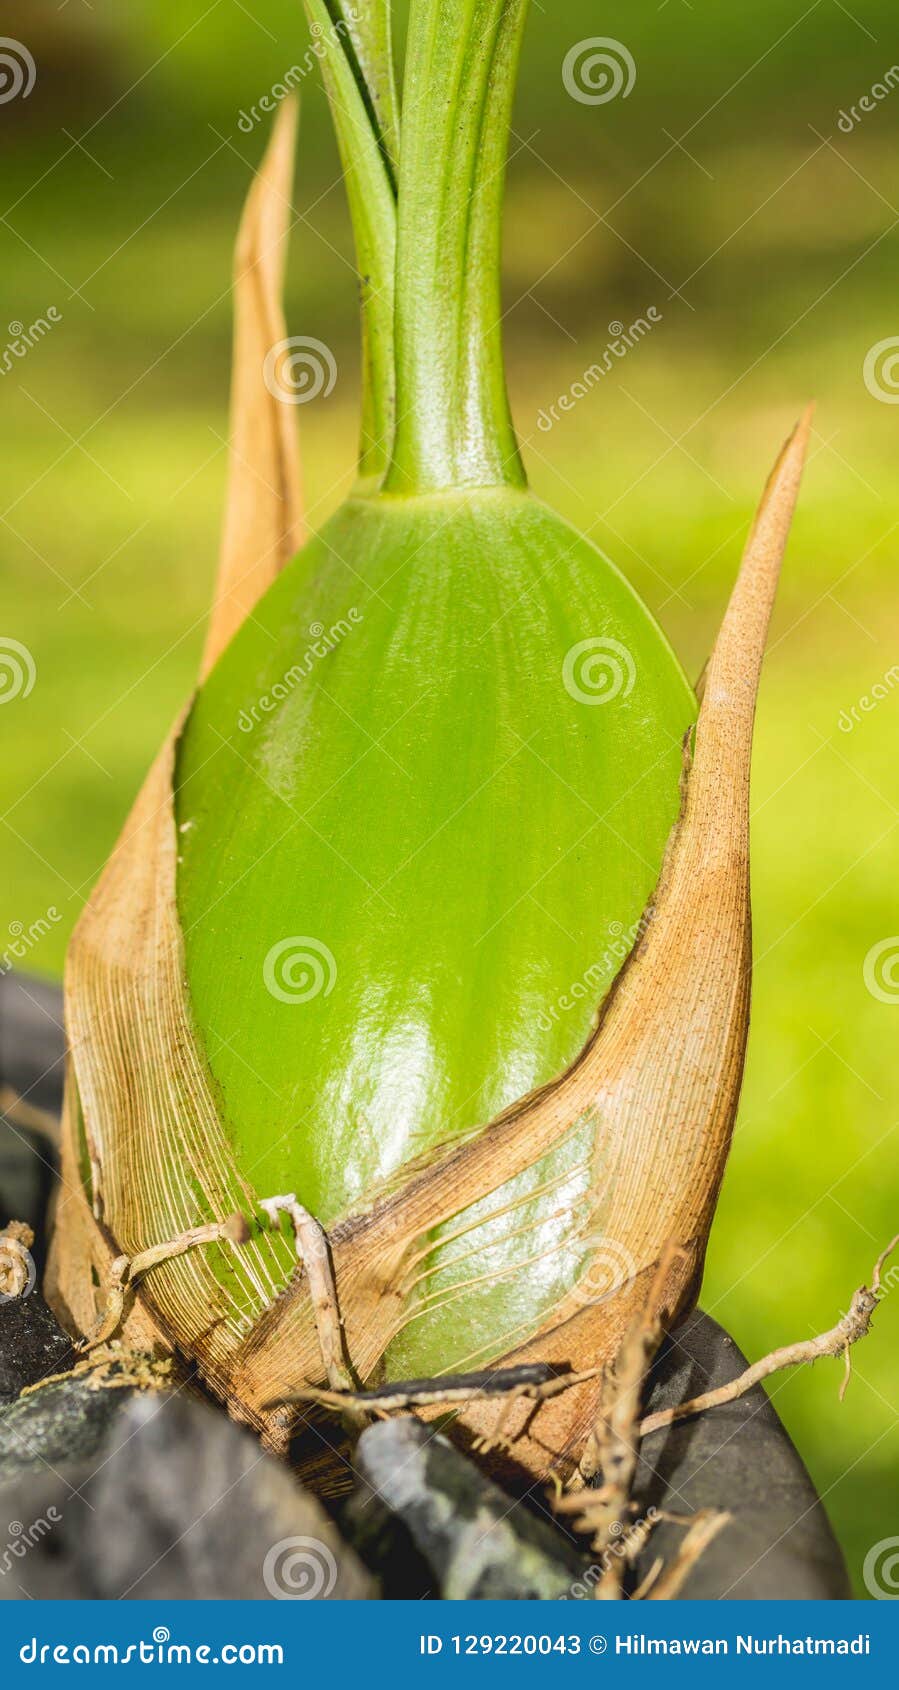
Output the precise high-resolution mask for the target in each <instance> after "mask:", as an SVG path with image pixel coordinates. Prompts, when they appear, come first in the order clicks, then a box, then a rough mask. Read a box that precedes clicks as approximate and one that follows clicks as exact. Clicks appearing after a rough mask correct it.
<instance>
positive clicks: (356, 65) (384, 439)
mask: <svg viewBox="0 0 899 1690" xmlns="http://www.w3.org/2000/svg"><path fill="white" fill-rule="evenodd" d="M305 4H306V11H307V13H308V16H309V21H310V23H311V24H312V25H313V27H314V32H315V35H316V39H317V42H318V48H317V51H319V53H320V55H321V59H322V69H323V73H324V77H325V83H326V86H327V89H328V96H329V99H330V102H331V109H332V112H333V115H334V126H335V128H336V130H337V141H338V145H339V148H340V156H341V161H342V164H343V171H344V176H345V178H346V186H347V197H348V199H349V203H350V215H351V217H352V220H353V233H354V236H355V241H356V260H357V265H358V269H359V278H360V288H361V294H362V438H361V442H360V448H359V474H360V477H362V478H365V479H371V480H373V481H375V482H379V481H380V480H381V478H382V477H383V475H384V472H385V470H386V469H387V466H388V464H389V462H390V457H391V448H392V444H393V428H394V418H395V414H396V412H395V358H394V283H395V268H396V179H395V169H396V156H397V149H398V147H399V114H398V110H397V101H396V87H395V82H394V75H393V59H392V48H391V38H390V0H367V3H366V4H365V10H364V13H363V12H362V10H361V5H362V0H357V3H356V4H355V5H354V4H350V3H349V0H305Z"/></svg>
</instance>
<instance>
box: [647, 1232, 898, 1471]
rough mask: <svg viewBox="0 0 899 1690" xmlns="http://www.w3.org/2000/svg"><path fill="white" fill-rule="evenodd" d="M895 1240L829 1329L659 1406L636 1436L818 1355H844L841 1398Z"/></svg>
mask: <svg viewBox="0 0 899 1690" xmlns="http://www.w3.org/2000/svg"><path fill="white" fill-rule="evenodd" d="M897 1244H899V1233H897V1234H896V1236H895V1238H893V1239H891V1240H890V1242H889V1244H888V1245H887V1247H886V1249H885V1250H883V1251H881V1254H880V1255H879V1256H878V1258H877V1261H876V1262H875V1264H874V1272H873V1274H872V1277H871V1289H870V1291H869V1290H868V1287H867V1286H866V1285H861V1286H859V1289H858V1290H857V1291H856V1292H855V1293H854V1295H853V1298H852V1302H851V1303H850V1305H849V1311H848V1313H847V1314H844V1315H842V1316H841V1318H840V1319H839V1320H838V1321H837V1324H836V1326H833V1327H831V1329H830V1331H829V1332H822V1333H821V1334H820V1336H819V1337H817V1338H806V1339H803V1340H802V1341H801V1342H800V1343H798V1344H784V1345H783V1346H782V1347H781V1348H780V1349H777V1350H772V1352H771V1354H770V1355H767V1356H764V1357H763V1358H762V1360H761V1361H756V1362H753V1364H752V1366H751V1367H747V1369H746V1371H745V1373H741V1374H740V1375H739V1376H738V1377H737V1378H736V1379H731V1380H730V1381H729V1383H728V1384H726V1385H718V1386H717V1387H716V1389H715V1390H713V1391H704V1392H703V1393H702V1395H701V1396H698V1397H693V1398H691V1400H690V1401H689V1402H682V1403H679V1404H678V1405H677V1407H676V1408H662V1409H659V1410H658V1412H657V1413H656V1414H649V1415H647V1417H646V1419H645V1420H644V1421H643V1422H642V1423H641V1426H640V1437H641V1438H645V1437H648V1436H649V1433H650V1432H657V1431H658V1430H659V1429H660V1427H662V1426H673V1425H674V1424H675V1423H676V1422H677V1421H679V1420H687V1419H689V1418H690V1416H691V1415H694V1414H702V1413H703V1412H704V1411H705V1410H706V1409H709V1408H720V1407H721V1406H722V1405H723V1404H724V1403H728V1402H736V1401H737V1399H738V1398H739V1397H743V1396H745V1395H746V1392H747V1391H751V1390H752V1389H753V1387H754V1386H755V1385H758V1384H760V1383H761V1381H762V1380H763V1379H767V1378H769V1377H770V1375H771V1374H772V1373H779V1372H780V1370H781V1368H784V1367H799V1366H802V1364H803V1363H805V1362H811V1361H819V1360H820V1359H821V1357H822V1356H839V1355H842V1356H843V1357H844V1358H845V1362H846V1372H845V1375H844V1377H843V1383H842V1386H841V1388H840V1401H841V1402H842V1400H843V1397H844V1396H845V1394H846V1387H847V1385H848V1383H849V1379H850V1375H851V1371H852V1363H851V1350H852V1346H853V1344H857V1343H858V1342H859V1340H860V1339H862V1338H866V1337H867V1336H868V1333H869V1332H870V1330H871V1319H872V1316H873V1314H874V1311H875V1309H876V1308H877V1306H878V1303H879V1302H880V1293H881V1287H882V1276H883V1268H884V1263H885V1262H886V1260H887V1258H888V1257H889V1256H890V1255H892V1253H893V1251H894V1250H895V1248H896V1246H897Z"/></svg>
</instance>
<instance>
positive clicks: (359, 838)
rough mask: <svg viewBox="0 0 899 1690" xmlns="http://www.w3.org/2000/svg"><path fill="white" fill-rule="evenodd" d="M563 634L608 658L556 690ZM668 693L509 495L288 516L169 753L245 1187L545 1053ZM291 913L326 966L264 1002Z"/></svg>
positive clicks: (635, 803) (550, 528) (649, 654)
mask: <svg viewBox="0 0 899 1690" xmlns="http://www.w3.org/2000/svg"><path fill="white" fill-rule="evenodd" d="M322 629H324V633H322V632H321V630H322ZM310 630H311V631H310ZM332 630H333V632H330V631H332ZM585 640H602V641H609V640H612V641H615V642H617V645H618V646H620V647H621V648H622V649H623V651H624V652H625V653H626V654H627V656H626V657H621V656H619V655H618V654H617V652H616V650H615V648H612V663H613V668H612V670H609V671H608V672H606V671H604V672H603V675H599V673H598V672H593V673H592V674H591V673H590V672H589V671H581V670H580V669H578V670H577V671H576V673H575V676H574V679H573V680H572V682H571V686H572V689H573V691H571V690H569V689H568V688H567V687H566V684H565V679H564V676H563V665H564V664H565V662H566V655H567V654H568V653H569V652H570V650H571V648H572V647H574V646H577V645H579V644H580V642H582V641H585ZM316 646H317V647H318V650H319V651H320V652H322V653H323V655H321V656H318V655H316V652H315V650H314V649H313V648H315V647H316ZM329 648H330V649H329ZM569 661H570V660H569ZM616 665H617V668H616V667H615V666H616ZM631 665H632V667H631ZM291 671H293V675H292V677H291ZM616 676H621V677H623V678H622V679H621V681H620V684H619V685H618V692H617V696H612V697H611V698H609V700H608V701H607V702H602V703H597V702H596V694H595V692H594V691H592V690H589V689H591V688H595V686H596V685H597V684H600V683H601V682H602V681H603V680H608V677H611V680H610V681H609V684H608V690H610V691H611V692H612V693H614V692H615V685H616ZM578 685H582V687H583V688H584V693H583V695H582V696H578V695H577V687H578ZM585 699H586V700H589V702H588V701H585ZM691 717H692V696H691V693H690V691H689V689H688V687H687V685H686V683H685V681H684V679H683V677H682V674H681V671H680V669H679V667H678V665H677V663H676V661H675V659H674V657H673V656H672V654H671V652H670V649H669V647H668V646H667V644H666V642H665V640H664V638H663V636H662V635H661V634H660V632H659V630H658V629H657V627H656V626H655V624H654V623H653V622H652V620H651V619H650V617H649V615H648V613H647V612H646V611H645V610H644V609H643V608H642V606H641V605H640V603H639V601H638V600H637V599H636V597H635V595H634V594H633V592H632V591H631V589H630V588H629V587H628V585H627V584H626V582H625V581H624V580H623V578H622V577H621V576H620V575H619V574H618V572H617V571H616V570H615V569H614V568H613V567H612V566H611V565H610V564H608V563H607V562H606V561H605V560H604V559H603V558H602V556H601V555H600V554H599V553H598V552H597V551H596V550H595V549H594V548H593V547H592V546H591V545H590V544H589V543H588V542H586V541H585V540H583V539H581V538H579V537H578V535H577V534H575V532H574V531H573V530H572V529H570V528H569V527H568V526H567V525H566V524H565V523H564V522H563V521H562V520H561V519H559V518H558V517H556V516H554V515H553V514H552V513H551V512H549V511H548V510H547V509H546V508H545V507H544V506H542V505H541V504H539V503H538V502H537V501H536V500H535V499H533V498H532V497H531V496H530V495H527V494H516V493H511V492H508V491H500V490H495V491H490V492H486V493H480V494H478V495H476V496H466V495H461V494H454V495H442V496H440V497H434V498H427V499H418V500H391V499H387V498H384V497H381V498H376V499H372V500H354V501H351V502H350V503H348V504H347V505H345V506H344V507H343V508H342V509H341V510H340V511H339V512H338V513H337V515H336V516H335V517H334V518H332V520H331V521H330V523H329V524H328V525H327V527H326V528H325V530H324V531H323V532H322V534H321V535H320V536H319V537H318V538H316V539H314V540H312V541H311V542H310V544H309V545H308V546H307V547H306V549H305V550H304V551H303V552H302V553H301V554H300V555H299V557H297V558H296V559H295V560H294V562H293V563H292V564H291V565H290V566H289V567H288V569H287V570H286V571H285V573H284V575H283V576H282V577H281V578H280V579H279V581H278V582H277V583H276V584H275V586H274V587H273V588H272V589H271V590H270V591H269V593H268V594H267V596H266V597H265V599H264V600H263V601H262V603H261V604H260V605H259V606H258V607H257V610H256V611H255V613H254V615H253V616H252V617H251V618H250V619H249V620H248V622H247V623H246V624H245V626H244V628H243V629H242V630H241V632H240V633H239V635H238V636H237V638H236V639H235V640H234V641H233V643H232V645H231V646H230V647H229V649H228V650H227V652H226V653H225V654H224V656H223V658H222V659H221V661H220V662H219V664H218V665H217V667H216V669H215V670H214V671H213V673H212V675H211V677H210V678H209V680H208V681H207V682H206V685H205V686H204V688H203V690H202V692H201V694H200V696H199V698H198V700H197V702H196V704H195V706H194V710H193V712H192V715H191V718H190V721H189V723H188V726H187V729H186V732H185V735H184V739H183V742H182V748H181V753H180V761H179V771H178V798H177V806H178V812H177V813H178V821H179V824H180V827H181V829H182V833H181V850H182V854H183V857H182V863H181V868H180V873H179V900H180V914H181V920H182V923H183V927H184V933H185V943H186V952H187V971H188V979H189V982H190V991H191V998H192V1002H193V1005H194V1011H195V1015H196V1020H197V1025H198V1028H199V1031H200V1034H201V1037H202V1039H203V1041H204V1043H205V1046H206V1049H207V1053H208V1058H209V1062H210V1066H211V1069H212V1072H213V1075H214V1076H215V1079H216V1080H217V1082H218V1084H219V1087H220V1089H221V1098H222V1110H223V1115H224V1119H225V1122H226V1125H227V1128H228V1130H229V1132H230V1133H231V1135H232V1137H233V1140H234V1142H235V1144H236V1146H237V1147H238V1150H239V1153H240V1159H241V1164H242V1166H243V1168H244V1169H245V1171H246V1172H247V1174H248V1175H249V1177H250V1178H251V1179H252V1181H253V1183H254V1185H255V1186H256V1187H257V1189H258V1190H260V1191H261V1192H265V1193H271V1192H280V1191H284V1190H296V1191H297V1193H298V1194H299V1196H300V1198H301V1201H302V1202H303V1203H305V1204H306V1205H307V1206H308V1207H309V1208H310V1209H311V1210H312V1211H313V1212H314V1213H315V1214H316V1215H318V1217H319V1218H320V1219H321V1220H322V1221H323V1222H324V1223H325V1224H330V1223H332V1222H333V1221H334V1220H335V1218H337V1217H338V1216H340V1215H344V1214H346V1213H348V1212H352V1211H355V1210H358V1209H360V1208H364V1207H365V1206H366V1204H367V1202H368V1201H369V1200H370V1196H371V1193H372V1191H373V1190H374V1189H375V1188H376V1187H377V1185H378V1184H379V1183H380V1182H382V1181H383V1180H385V1179H387V1178H389V1177H390V1176H391V1175H393V1174H395V1173H396V1171H397V1170H398V1169H399V1168H401V1167H402V1166H403V1164H404V1163H406V1162H407V1161H408V1160H409V1159H410V1158H411V1157H412V1156H415V1155H417V1154H419V1153H420V1152H422V1151H424V1150H427V1149H429V1148H431V1147H432V1146H434V1145H435V1144H438V1143H440V1142H441V1141H442V1140H445V1139H446V1138H447V1137H448V1136H450V1135H452V1134H455V1133H459V1132H462V1131H465V1130H467V1129H470V1128H472V1127H473V1126H476V1125H477V1124H478V1123H481V1122H486V1121H488V1120H489V1119H490V1118H491V1117H492V1116H493V1115H495V1114H496V1113H497V1111H498V1110H500V1109H502V1108H503V1107H505V1106H506V1105H508V1104H510V1103H513V1102H514V1101H515V1100H516V1099H518V1098H520V1097H521V1096H522V1094H523V1093H525V1092H527V1091H528V1090H529V1089H530V1088H531V1087H533V1086H535V1085H539V1084H541V1083H542V1082H544V1081H546V1080H548V1079H550V1078H552V1077H553V1076H554V1075H556V1074H558V1073H559V1072H560V1070H561V1069H563V1068H564V1067H565V1066H566V1064H567V1063H569V1062H570V1061H571V1060H572V1058H573V1057H574V1056H575V1055H576V1054H577V1052H578V1050H579V1049H580V1048H581V1047H582V1045H583V1043H584V1041H585V1039H586V1037H587V1034H588V1031H589V1027H590V1021H591V1017H592V1014H593V1012H594V1010H595V1007H596V1005H597V1003H598V1002H599V999H600V997H601V995H602V991H603V989H604V987H605V986H606V985H607V984H608V983H609V981H610V980H611V979H612V978H613V977H614V975H615V973H616V972H617V970H618V968H619V967H620V961H621V949H622V935H624V936H625V943H626V942H627V941H626V936H627V935H628V933H629V931H630V929H631V928H632V927H633V924H634V923H635V922H636V921H637V920H638V919H639V917H640V914H641V912H642V910H643V908H644V906H645V903H646V900H647V898H648V896H649V894H650V892H651V890H652V888H653V886H654V884H655V882H656V879H657V876H658V871H659V865H660V862H661V856H662V851H663V848H664V844H665V840H666V838H667V835H668V832H669V830H670V827H671V825H672V822H673V820H674V818H675V815H676V811H677V804H678V779H679V774H680V765H681V749H680V740H681V735H682V733H683V731H684V729H685V728H686V726H687V724H688V723H689V722H690V720H691ZM291 939H294V940H296V941H297V943H296V944H295V945H294V947H293V950H294V951H295V952H296V953H300V952H301V951H305V952H306V953H308V954H313V953H315V951H316V949H317V950H318V955H319V957H321V956H324V955H326V953H330V955H331V957H333V966H331V965H330V964H328V963H327V962H326V964H325V965H324V967H323V970H322V973H321V976H320V979H317V978H316V977H315V976H314V975H313V974H309V975H303V974H302V972H300V973H299V974H297V975H295V976H294V981H293V988H291V986H290V983H289V982H287V983H286V985H285V983H284V982H283V981H282V982H281V984H282V986H283V987H284V989H285V990H286V992H287V995H288V996H289V995H290V994H291V990H295V991H296V993H297V995H298V996H299V997H300V998H301V999H302V1001H289V1002H286V1001H284V1000H283V998H282V997H280V996H277V995H273V994H272V992H271V991H270V990H269V989H268V988H267V986H266V984H265V978H264V971H265V967H266V959H267V957H269V956H270V955H271V953H272V951H273V949H274V947H276V946H279V945H281V944H283V943H285V942H286V941H288V940H291ZM310 940H311V941H314V944H313V945H312V946H310V944H309V943H308V941H310ZM299 941H303V943H302V944H301V943H300V942H299ZM322 947H325V948H326V951H325V950H323V949H322ZM288 949H289V947H288ZM270 966H271V965H270ZM317 984H320V985H321V989H319V990H317V991H316V990H315V987H316V985H317ZM547 1202H549V1203H550V1209H551V1210H553V1211H554V1210H555V1209H556V1208H557V1207H558V1204H557V1201H556V1200H555V1199H553V1200H549V1199H547ZM550 1209H547V1210H546V1211H545V1212H546V1213H549V1212H550ZM528 1253H529V1252H528V1251H527V1250H524V1251H522V1250H521V1249H520V1248H518V1249H517V1254H516V1259H517V1260H519V1259H522V1256H523V1255H527V1254H528ZM538 1277H539V1276H538ZM544 1289H545V1287H544ZM534 1294H535V1295H537V1294H538V1291H537V1288H536V1282H535V1293H534ZM418 1325H419V1327H423V1326H426V1325H427V1322H426V1321H419V1322H418ZM459 1341H460V1342H464V1341H465V1338H464V1335H463V1334H459Z"/></svg>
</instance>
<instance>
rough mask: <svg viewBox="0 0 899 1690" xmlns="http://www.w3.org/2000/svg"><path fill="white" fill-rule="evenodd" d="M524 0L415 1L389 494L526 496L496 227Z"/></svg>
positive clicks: (407, 101) (405, 120) (407, 94)
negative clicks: (508, 492) (467, 490)
mask: <svg viewBox="0 0 899 1690" xmlns="http://www.w3.org/2000/svg"><path fill="white" fill-rule="evenodd" d="M527 6H528V0H412V3H411V9H410V21H409V38H408V46H407V63H406V77H405V85H404V92H403V150H402V158H401V161H400V177H399V206H400V212H399V229H398V246H397V291H396V381H397V390H396V401H397V429H396V439H395V444H394V452H393V462H392V464H391V467H390V470H389V472H388V476H387V481H386V486H387V487H388V488H389V489H390V490H391V491H393V492H412V491H428V490H435V489H438V488H443V487H460V486H498V485H500V486H501V485H510V486H515V487H521V486H523V485H524V484H525V476H524V469H523V467H522V464H521V459H520V456H519V453H518V445H517V442H516V439H515V432H514V429H513V426H512V419H511V415H510V412H509V402H508V397H507V393H506V383H505V371H504V365H503V353H502V336H501V317H502V304H501V291H500V261H501V223H502V204H503V193H504V187H505V167H506V155H507V150H508V138H509V127H510V122H511V110H512V100H513V96H514V91H515V80H516V72H517V68H518V55H519V49H520V45H521V37H522V33H523V29H524V22H525V17H526V14H527Z"/></svg>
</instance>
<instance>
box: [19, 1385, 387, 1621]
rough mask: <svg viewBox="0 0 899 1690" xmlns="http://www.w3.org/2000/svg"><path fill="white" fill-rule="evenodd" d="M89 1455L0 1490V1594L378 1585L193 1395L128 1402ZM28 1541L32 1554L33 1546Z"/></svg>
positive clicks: (192, 1594) (371, 1588)
mask: <svg viewBox="0 0 899 1690" xmlns="http://www.w3.org/2000/svg"><path fill="white" fill-rule="evenodd" d="M100 1394H102V1395H105V1396H107V1397H110V1398H111V1397H114V1396H116V1395H118V1398H119V1404H120V1408H119V1412H118V1413H117V1414H116V1417H115V1419H114V1422H113V1424H112V1426H111V1428H110V1429H109V1431H108V1435H107V1438H106V1440H105V1442H104V1445H103V1448H102V1450H101V1451H100V1452H99V1453H98V1454H95V1456H94V1458H93V1460H92V1461H91V1462H89V1463H86V1462H81V1463H77V1464H76V1463H70V1464H68V1465H67V1466H65V1467H64V1468H63V1469H61V1470H57V1471H56V1472H55V1473H51V1472H50V1471H49V1470H48V1469H47V1468H43V1469H39V1470H38V1471H32V1472H30V1473H29V1474H28V1476H27V1478H25V1477H20V1479H19V1480H18V1481H17V1482H16V1483H15V1484H13V1485H11V1486H6V1487H5V1488H3V1489H0V1568H2V1567H3V1565H4V1556H3V1546H2V1533H3V1521H4V1520H9V1521H13V1522H17V1523H18V1524H20V1525H21V1526H22V1528H23V1529H22V1531H20V1532H18V1533H17V1534H15V1540H14V1541H15V1543H16V1544H17V1545H18V1552H17V1551H16V1550H11V1549H10V1542H12V1541H13V1540H12V1539H10V1542H8V1544H7V1556H6V1562H7V1563H8V1568H7V1571H6V1573H5V1575H0V1600H2V1599H3V1598H4V1597H8V1598H15V1599H19V1598H21V1597H22V1596H29V1597H32V1598H35V1599H39V1600H43V1599H46V1598H48V1597H80V1598H100V1597H102V1598H114V1599H117V1600H122V1599H130V1600H151V1599H161V1600H169V1599H178V1598H182V1599H188V1600H190V1599H195V1600H196V1599H198V1600H203V1599H215V1598H218V1599H219V1600H221V1599H226V1600H235V1601H236V1600H240V1599H243V1598H249V1599H259V1600H265V1599H274V1600H285V1599H286V1600H294V1601H296V1600H315V1599H317V1600H327V1599H333V1600H347V1599H359V1598H370V1597H373V1596H375V1595H376V1594H377V1587H376V1585H375V1582H374V1580H373V1579H372V1578H371V1576H370V1575H369V1574H368V1573H367V1572H366V1571H365V1569H364V1568H363V1567H362V1566H361V1564H360V1563H359V1561H358V1560H357V1559H356V1556H355V1555H354V1553H353V1551H352V1549H350V1548H349V1547H348V1546H347V1545H346V1544H345V1543H343V1542H342V1540H341V1538H340V1536H339V1534H338V1532H337V1530H336V1528H335V1527H334V1525H333V1524H332V1522H331V1521H330V1520H329V1519H328V1517H327V1515H326V1514H325V1512H324V1509H323V1508H322V1507H321V1505H320V1504H319V1503H318V1502H317V1501H316V1500H315V1499H314V1498H313V1497H311V1496H309V1495H307V1494H306V1493H305V1492H304V1491H303V1490H302V1489H301V1488H300V1486H299V1485H298V1484H297V1482H296V1480H295V1479H294V1478H293V1477H292V1475H291V1474H290V1472H289V1471H288V1470H287V1468H286V1467H284V1466H282V1465H281V1464H280V1463H279V1462H276V1461H274V1460H273V1459H272V1458H271V1457H269V1456H267V1455H265V1454H264V1453H263V1452H262V1450H261V1449H260V1446H259V1444H258V1442H257V1441H256V1439H255V1438H254V1437H253V1436H252V1435H251V1434H250V1433H249V1432H247V1431H245V1430H242V1429H241V1428H240V1427H238V1426H235V1425H234V1424H233V1423H232V1422H231V1421H229V1420H228V1419H227V1418H226V1417H225V1415H223V1414H222V1413H221V1412H219V1411H218V1410H214V1409H212V1408H210V1407H208V1406H207V1405H206V1404H204V1403H201V1402H198V1401H194V1400H192V1399H190V1398H188V1397H187V1396H186V1395H184V1394H175V1393H165V1394H160V1393H156V1392H147V1393H145V1394H141V1395H139V1396H134V1397H132V1398H131V1399H130V1400H129V1401H128V1402H127V1403H123V1401H122V1394H121V1393H115V1392H105V1393H100ZM23 1547H24V1548H25V1550H26V1552H25V1553H21V1550H22V1548H23Z"/></svg>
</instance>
